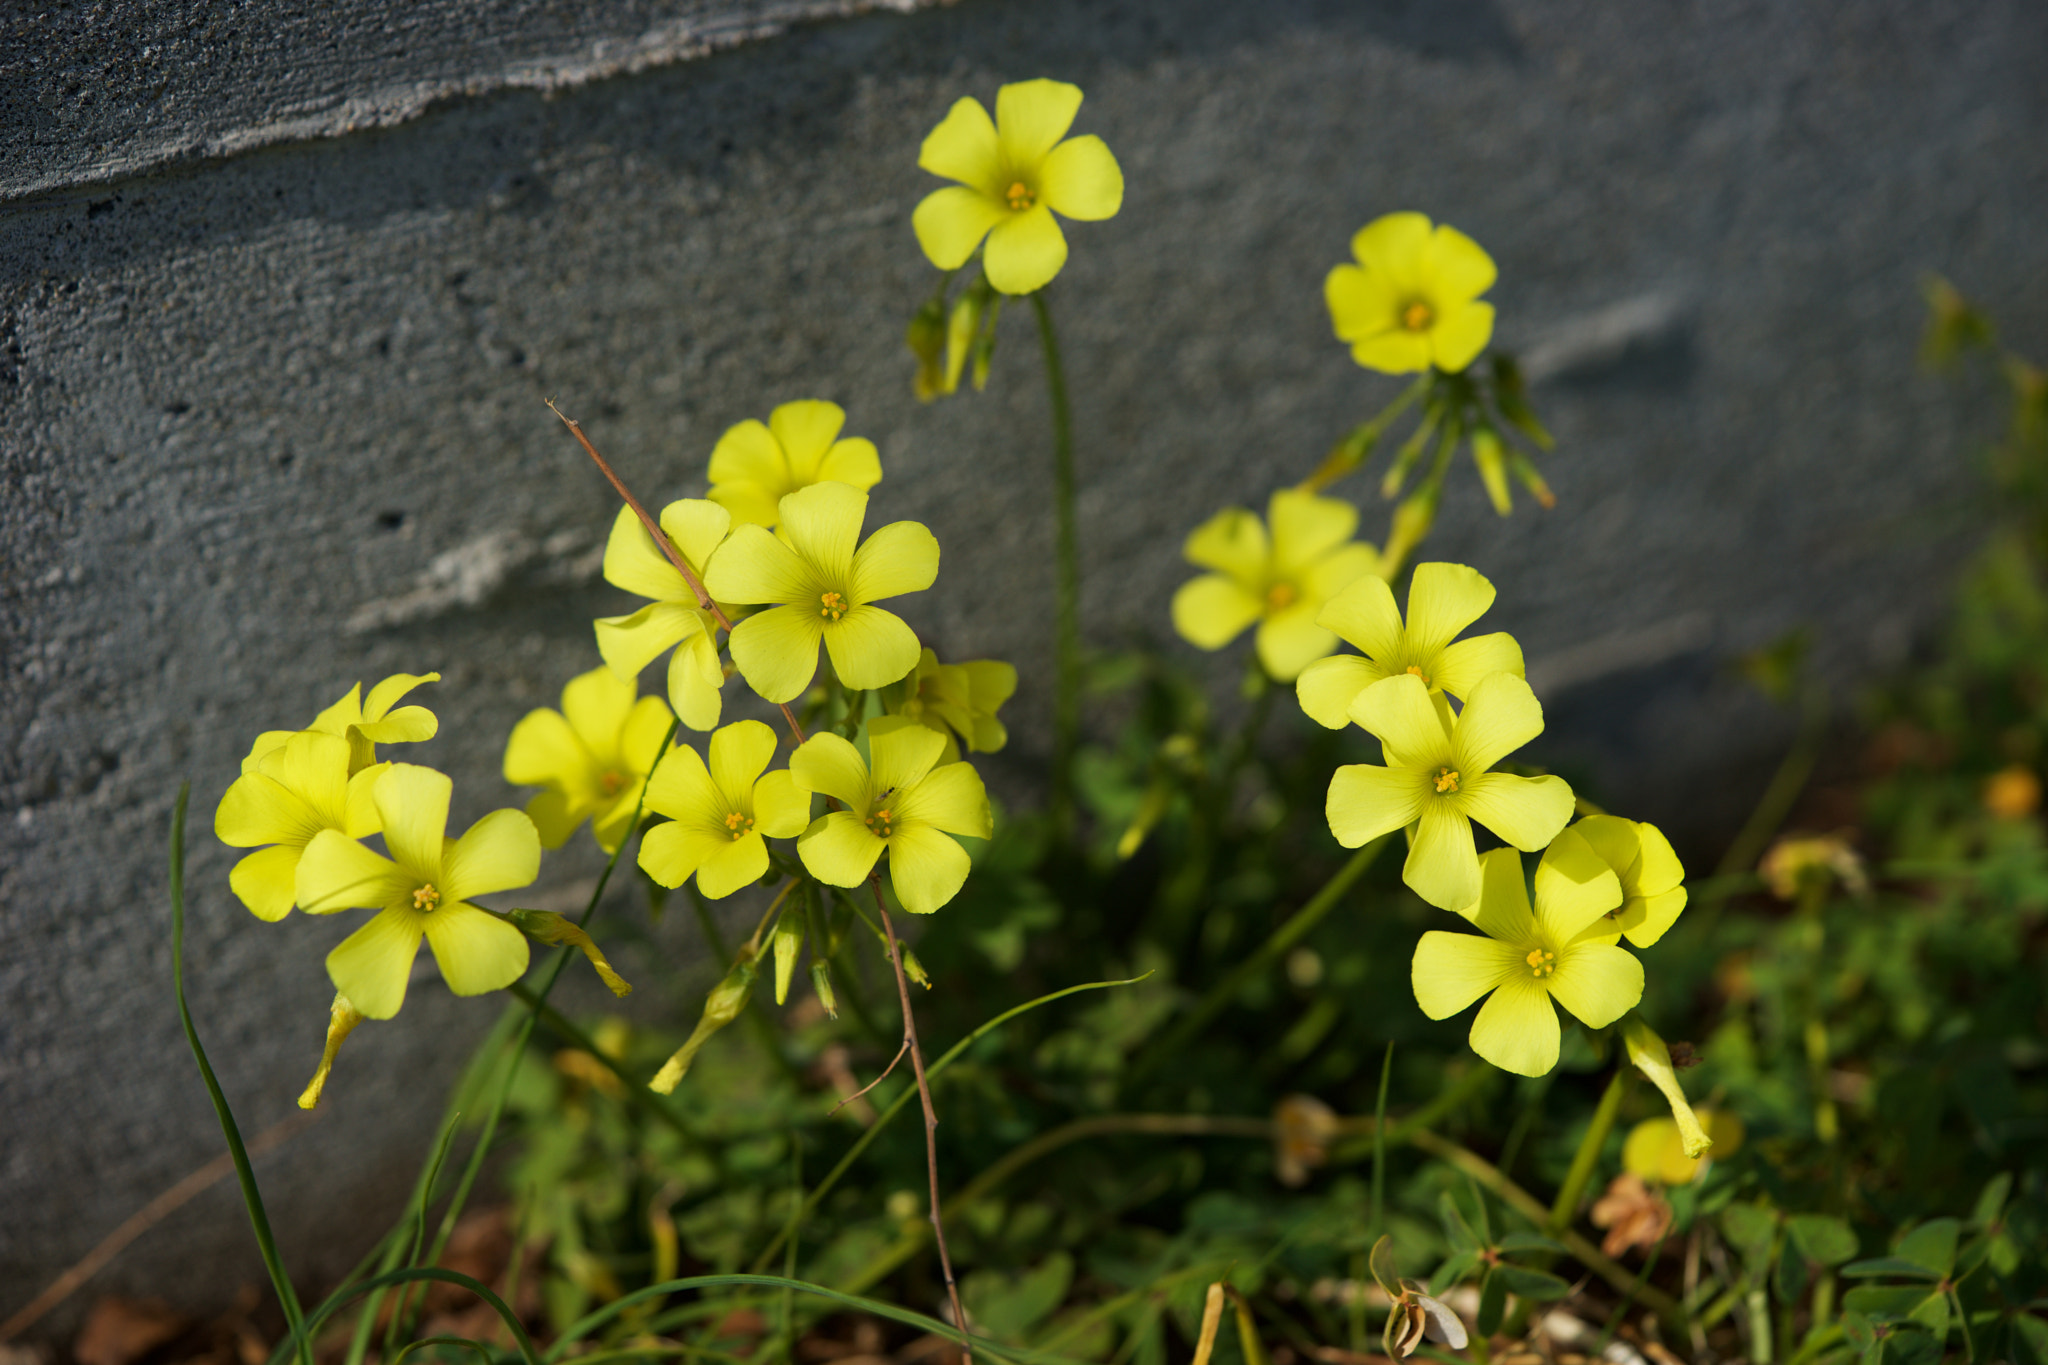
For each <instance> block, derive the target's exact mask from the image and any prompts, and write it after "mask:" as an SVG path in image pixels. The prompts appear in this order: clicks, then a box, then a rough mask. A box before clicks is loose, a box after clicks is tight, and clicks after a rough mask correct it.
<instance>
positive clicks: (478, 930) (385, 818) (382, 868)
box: [298, 763, 540, 1019]
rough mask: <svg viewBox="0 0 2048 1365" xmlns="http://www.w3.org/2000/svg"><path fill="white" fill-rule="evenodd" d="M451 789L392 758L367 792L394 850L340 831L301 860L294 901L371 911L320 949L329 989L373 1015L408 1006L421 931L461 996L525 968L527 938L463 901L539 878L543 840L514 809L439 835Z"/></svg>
mask: <svg viewBox="0 0 2048 1365" xmlns="http://www.w3.org/2000/svg"><path fill="white" fill-rule="evenodd" d="M453 788H454V784H453V783H451V782H450V781H449V780H448V779H447V777H445V776H444V775H442V774H441V773H437V772H435V771H434V770H433V769H432V768H421V767H416V766H414V765H413V764H410V763H394V764H392V765H391V767H390V769H389V770H388V771H386V772H385V773H384V775H383V776H381V777H379V778H378V779H377V783H376V786H375V787H373V788H372V789H371V792H372V796H373V797H374V799H375V800H376V803H377V813H378V815H379V817H380V818H381V820H382V822H383V829H384V846H385V847H386V848H387V849H389V850H390V851H391V855H392V856H391V857H389V858H387V857H384V856H383V855H381V854H378V853H374V852H372V851H371V850H369V849H367V848H364V847H363V846H362V845H361V844H359V843H357V842H355V840H353V839H351V838H349V837H348V836H347V835H345V834H343V833H342V832H341V831H340V830H332V829H329V830H322V831H321V832H320V833H319V834H316V835H314V836H313V839H312V842H310V843H308V844H307V845H306V852H305V856H304V857H302V858H301V859H300V860H299V880H298V892H299V904H300V905H302V906H304V907H305V909H306V913H307V914H309V915H328V914H333V913H334V912H335V911H337V910H351V909H375V910H376V911H377V914H376V915H375V916H374V917H372V918H371V920H370V922H369V923H368V924H365V925H364V926H363V927H362V928H360V929H358V930H356V931H355V932H354V933H353V934H350V935H349V936H348V937H347V938H345V939H343V940H342V941H341V944H340V946H339V947H337V948H336V949H335V950H334V951H333V952H331V953H329V954H328V955H327V975H328V977H329V979H331V980H332V981H333V982H334V988H335V989H336V990H338V991H340V992H341V993H342V994H343V995H345V996H347V997H348V998H349V1000H350V1001H351V1002H352V1003H353V1004H354V1006H355V1008H356V1009H357V1010H358V1011H360V1012H361V1013H362V1014H363V1015H364V1016H366V1017H367V1018H371V1019H389V1018H390V1017H391V1016H392V1015H394V1014H397V1013H398V1007H399V1006H400V1005H403V1004H404V1003H405V986H406V981H407V979H408V978H409V977H410V976H411V975H412V961H413V958H414V957H416V956H417V955H418V954H419V950H420V938H421V936H422V935H424V936H425V937H426V940H427V944H428V946H429V947H431V948H432V949H433V950H434V961H435V962H437V963H438V964H440V968H441V975H442V977H443V978H445V979H446V980H447V982H448V989H450V990H452V991H454V992H455V993H456V994H457V995H480V994H482V993H483V992H485V991H495V990H501V989H503V988H504V987H506V986H509V985H511V984H512V983H513V982H514V981H517V980H518V979H519V976H520V974H521V973H522V972H524V971H525V970H526V961H527V949H526V936H525V935H524V934H522V933H520V932H519V931H518V930H517V929H515V928H513V927H512V926H511V925H510V924H508V923H506V922H505V921H504V920H502V919H500V918H499V917H498V916H496V915H493V914H492V913H490V912H489V911H488V910H482V909H479V908H478V907H476V906H474V905H471V904H470V903H469V898H470V897H472V896H482V895H487V894H489V893H490V892H493V891H511V890H514V889H516V888H518V887H522V886H529V885H531V884H532V882H533V879H534V878H535V877H537V876H539V875H540V835H539V834H538V833H537V832H535V830H534V827H533V821H531V820H529V819H528V818H527V817H526V816H525V814H523V813H522V812H520V811H516V810H494V811H492V812H491V813H490V814H489V815H486V816H485V817H484V818H483V819H481V820H479V821H477V822H476V823H475V824H473V825H471V826H470V827H469V829H468V831H467V832H465V833H464V834H463V836H462V837H461V838H460V839H450V838H448V837H447V828H448V798H449V796H450V794H451V793H452V791H453Z"/></svg>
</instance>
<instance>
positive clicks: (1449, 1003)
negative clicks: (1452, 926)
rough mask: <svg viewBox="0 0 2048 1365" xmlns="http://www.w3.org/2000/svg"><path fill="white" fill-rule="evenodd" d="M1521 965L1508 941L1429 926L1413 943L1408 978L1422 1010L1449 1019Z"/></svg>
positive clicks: (1436, 1016) (1431, 1016) (1508, 976)
mask: <svg viewBox="0 0 2048 1365" xmlns="http://www.w3.org/2000/svg"><path fill="white" fill-rule="evenodd" d="M1520 966H1521V961H1520V959H1519V958H1518V957H1517V955H1516V953H1515V950H1514V948H1512V947H1511V946H1509V945H1508V944H1505V943H1497V942H1495V941H1494V940H1493V939H1490V938H1483V937H1481V936H1480V935H1478V934H1453V933H1446V932H1445V931H1444V930H1442V929H1432V930H1430V931H1429V932H1428V933H1426V934H1424V935H1423V936H1422V938H1421V939H1420V941H1418V942H1417V943H1416V945H1415V959H1414V961H1413V962H1412V963H1411V964H1410V966H1409V979H1410V982H1411V983H1412V984H1413V986H1414V988H1415V1003H1416V1004H1418V1005H1420V1006H1421V1007H1422V1012H1423V1013H1424V1014H1426V1015H1428V1016H1429V1017H1430V1018H1432V1019H1448V1018H1450V1017H1451V1016H1452V1015H1454V1014H1457V1013H1459V1012H1460V1011H1462V1010H1464V1009H1465V1008H1467V1007H1468V1006H1470V1005H1471V1003H1472V1002H1473V1001H1474V1000H1477V999H1478V998H1479V997H1480V996H1482V995H1485V994H1486V993H1487V992H1488V991H1491V990H1494V989H1496V988H1497V987H1499V986H1500V985H1501V984H1502V983H1503V982H1505V981H1507V980H1508V979H1509V978H1511V977H1512V976H1514V975H1515V974H1516V971H1517V969H1518V968H1520Z"/></svg>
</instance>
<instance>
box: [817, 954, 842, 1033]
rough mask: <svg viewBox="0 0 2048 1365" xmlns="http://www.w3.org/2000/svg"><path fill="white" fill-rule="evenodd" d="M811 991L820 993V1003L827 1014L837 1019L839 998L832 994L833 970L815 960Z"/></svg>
mask: <svg viewBox="0 0 2048 1365" xmlns="http://www.w3.org/2000/svg"><path fill="white" fill-rule="evenodd" d="M811 989H812V990H814V991H816V992H817V993H818V1003H819V1004H821V1005H823V1006H824V1007H825V1013H826V1014H827V1015H829V1016H830V1017H832V1018H834V1019H837V1018H838V1017H839V997H838V996H836V995H834V994H833V993H832V973H831V970H830V969H829V968H827V967H826V966H825V964H824V963H822V962H819V961H817V960H815V959H813V960H812V962H811Z"/></svg>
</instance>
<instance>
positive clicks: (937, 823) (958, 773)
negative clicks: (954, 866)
mask: <svg viewBox="0 0 2048 1365" xmlns="http://www.w3.org/2000/svg"><path fill="white" fill-rule="evenodd" d="M920 728H922V727H920ZM925 733H926V734H930V733H931V732H930V731H929V730H927V731H925ZM896 816H897V819H898V820H899V821H900V822H902V823H905V824H910V823H917V824H923V825H930V826H931V827H932V828H934V829H939V830H944V831H945V832H946V833H948V834H965V835H967V836H969V837H970V838H975V839H986V838H989V837H990V836H991V835H993V834H994V833H995V825H994V822H993V821H992V820H991V818H990V815H989V806H988V789H987V788H986V787H984V786H983V785H982V781H981V774H980V773H978V772H976V771H975V770H974V767H973V765H972V764H968V763H942V764H940V765H939V766H938V767H936V768H934V769H932V771H931V774H930V776H928V777H926V778H924V779H923V780H922V781H920V782H919V783H918V784H917V785H916V786H915V787H913V788H911V789H910V791H908V792H906V793H905V794H904V796H903V798H902V799H901V800H900V801H898V802H897V803H896Z"/></svg>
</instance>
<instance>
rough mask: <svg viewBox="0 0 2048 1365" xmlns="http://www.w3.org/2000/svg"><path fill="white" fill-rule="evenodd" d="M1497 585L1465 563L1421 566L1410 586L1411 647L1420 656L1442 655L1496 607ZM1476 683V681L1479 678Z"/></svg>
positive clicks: (1409, 643) (1409, 627)
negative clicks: (1451, 644)
mask: <svg viewBox="0 0 2048 1365" xmlns="http://www.w3.org/2000/svg"><path fill="white" fill-rule="evenodd" d="M1493 598H1494V590H1493V584H1492V583H1490V582H1488V581H1487V579H1486V576H1485V575H1484V574H1482V573H1480V572H1479V571H1478V570H1477V569H1472V568H1467V567H1466V566H1465V565H1463V564H1442V563H1430V564H1418V565H1416V566H1415V577H1414V579H1413V580H1412V581H1410V583H1409V584H1408V647H1409V649H1410V650H1412V651H1413V652H1414V653H1415V654H1416V655H1417V656H1418V657H1425V658H1426V657H1427V656H1429V655H1432V654H1436V653H1438V652H1440V651H1441V650H1442V649H1443V648H1444V646H1446V645H1448V644H1450V642H1451V641H1452V640H1454V639H1456V638H1457V636H1458V632H1460V631H1462V630H1463V629H1465V627H1467V626H1469V625H1471V624H1472V623H1473V622H1474V621H1477V620H1478V619H1479V618H1480V617H1481V616H1484V615H1485V614H1486V609H1487V608H1488V607H1490V606H1492V605H1493ZM1475 681H1476V679H1475Z"/></svg>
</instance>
